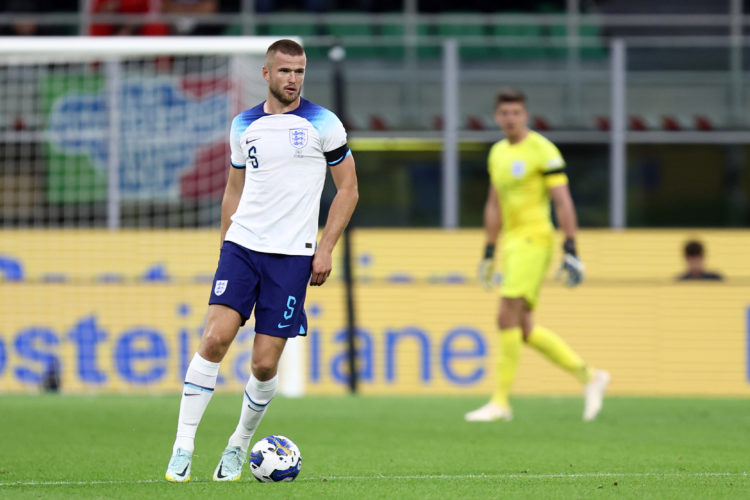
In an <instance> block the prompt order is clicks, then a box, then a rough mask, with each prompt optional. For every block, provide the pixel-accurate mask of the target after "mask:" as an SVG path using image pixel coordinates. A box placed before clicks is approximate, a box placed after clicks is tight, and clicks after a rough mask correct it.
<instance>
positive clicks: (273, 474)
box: [248, 436, 302, 483]
mask: <svg viewBox="0 0 750 500" xmlns="http://www.w3.org/2000/svg"><path fill="white" fill-rule="evenodd" d="M248 463H249V464H250V470H251V471H252V472H253V475H254V476H255V479H257V480H258V481H260V482H263V483H275V482H279V481H294V478H296V477H297V475H298V474H299V471H300V469H301V468H302V455H301V454H300V452H299V448H297V445H296V444H294V442H293V441H292V440H291V439H289V438H286V437H284V436H266V437H264V438H263V439H261V440H259V441H258V442H257V443H255V444H254V445H253V447H252V449H251V450H250V458H249V459H248Z"/></svg>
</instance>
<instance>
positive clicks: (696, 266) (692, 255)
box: [677, 240, 724, 281]
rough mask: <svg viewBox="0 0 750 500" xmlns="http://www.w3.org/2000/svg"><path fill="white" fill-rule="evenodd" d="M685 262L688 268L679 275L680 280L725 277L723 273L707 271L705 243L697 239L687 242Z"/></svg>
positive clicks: (713, 279) (716, 279)
mask: <svg viewBox="0 0 750 500" xmlns="http://www.w3.org/2000/svg"><path fill="white" fill-rule="evenodd" d="M684 253H685V263H686V265H687V270H686V272H685V273H684V274H681V275H680V276H678V277H677V279H678V280H679V281H687V280H712V281H721V280H723V279H724V277H723V276H722V275H721V274H718V273H713V272H709V271H706V270H705V268H704V265H705V262H704V261H705V257H706V255H705V250H704V249H703V244H702V243H701V242H700V241H697V240H690V241H688V242H687V243H685V249H684Z"/></svg>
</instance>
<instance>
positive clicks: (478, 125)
mask: <svg viewBox="0 0 750 500" xmlns="http://www.w3.org/2000/svg"><path fill="white" fill-rule="evenodd" d="M466 128H467V129H468V130H484V129H485V128H486V127H485V126H484V122H483V121H482V119H481V118H478V117H476V116H467V117H466Z"/></svg>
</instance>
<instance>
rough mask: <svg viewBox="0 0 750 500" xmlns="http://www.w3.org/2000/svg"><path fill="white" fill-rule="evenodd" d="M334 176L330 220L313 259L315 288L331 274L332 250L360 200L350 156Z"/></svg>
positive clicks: (312, 279) (335, 168)
mask: <svg viewBox="0 0 750 500" xmlns="http://www.w3.org/2000/svg"><path fill="white" fill-rule="evenodd" d="M331 177H332V178H333V183H334V184H335V185H336V196H334V198H333V202H332V203H331V208H330V209H329V210H328V219H327V220H326V225H325V228H323V234H322V235H321V236H320V242H319V243H318V249H317V250H316V251H315V255H314V256H313V262H312V277H311V278H310V284H311V285H313V286H320V285H322V284H323V283H325V281H326V280H327V279H328V275H330V274H331V268H332V258H331V254H332V253H333V247H334V246H336V242H337V241H338V240H339V238H340V237H341V233H343V232H344V229H345V228H346V225H347V224H349V219H351V217H352V213H354V207H355V206H357V200H358V199H359V188H358V187H357V172H356V170H355V168H354V158H353V157H352V155H351V154H350V155H348V156H347V157H346V158H344V160H343V161H341V163H338V164H337V165H335V166H333V167H331Z"/></svg>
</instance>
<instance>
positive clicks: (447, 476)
mask: <svg viewBox="0 0 750 500" xmlns="http://www.w3.org/2000/svg"><path fill="white" fill-rule="evenodd" d="M747 476H748V473H747V472H582V473H578V474H524V473H514V474H421V475H420V474H414V475H393V476H388V475H384V474H377V475H372V476H316V477H301V478H299V479H298V481H323V480H325V481H366V480H373V479H375V480H379V479H387V480H389V481H392V480H399V479H402V480H404V479H406V480H412V479H429V480H434V479H586V478H594V479H595V478H607V477H629V478H649V477H652V478H662V477H664V478H666V477H747ZM165 482H166V480H164V479H133V480H123V481H17V482H4V483H0V488H3V487H5V488H7V487H11V486H93V485H115V484H151V483H165ZM192 482H196V483H202V482H209V481H208V480H207V479H204V480H201V479H194V480H193V481H192Z"/></svg>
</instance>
